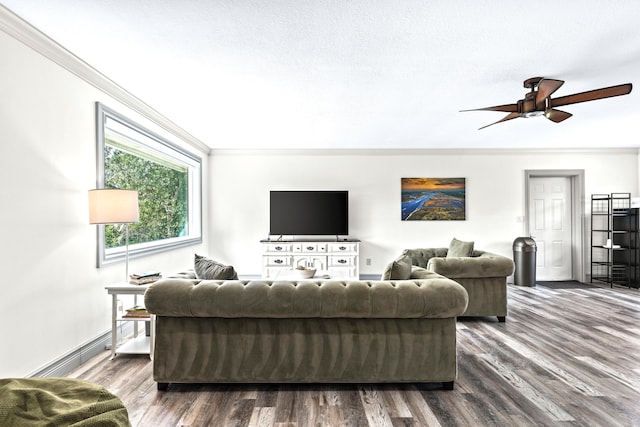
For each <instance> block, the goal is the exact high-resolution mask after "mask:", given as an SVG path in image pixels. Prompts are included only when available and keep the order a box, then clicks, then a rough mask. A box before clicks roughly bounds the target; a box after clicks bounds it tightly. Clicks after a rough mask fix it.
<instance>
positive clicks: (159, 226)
mask: <svg viewBox="0 0 640 427" xmlns="http://www.w3.org/2000/svg"><path fill="white" fill-rule="evenodd" d="M97 116H98V117H97V123H98V132H97V135H98V147H97V153H98V176H97V187H98V188H122V189H127V190H137V191H138V203H139V206H140V221H139V222H137V223H134V224H130V226H129V256H130V257H136V256H140V255H145V254H150V253H155V252H160V251H164V250H169V249H173V248H176V247H180V246H185V245H191V244H197V243H201V242H202V215H201V210H202V209H201V206H202V200H201V199H202V191H201V188H202V173H201V163H202V161H201V159H200V157H198V156H196V155H194V154H193V153H190V152H188V151H187V150H185V149H183V148H181V147H179V146H178V145H176V144H174V143H172V142H170V141H168V140H166V139H165V138H163V137H161V136H159V135H157V134H155V133H154V132H152V131H150V130H147V129H145V128H144V127H142V126H140V125H138V124H136V123H134V122H132V121H131V120H129V119H127V118H126V117H124V116H122V115H120V114H118V113H116V112H115V111H113V110H111V109H109V108H107V107H105V106H104V105H102V104H100V103H97ZM124 246H125V230H124V228H123V227H122V226H119V225H111V224H106V225H99V226H98V266H99V267H100V266H102V265H104V264H109V263H112V262H116V261H119V260H122V259H124V257H125V247H124Z"/></svg>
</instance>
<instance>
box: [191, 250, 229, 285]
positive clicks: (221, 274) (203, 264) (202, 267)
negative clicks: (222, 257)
mask: <svg viewBox="0 0 640 427" xmlns="http://www.w3.org/2000/svg"><path fill="white" fill-rule="evenodd" d="M193 266H194V270H195V272H196V277H197V278H198V279H204V280H237V279H238V274H237V273H236V270H235V269H234V268H233V266H231V265H225V264H221V263H219V262H218V261H214V260H212V259H211V258H207V257H204V256H201V255H198V254H195V259H194V263H193Z"/></svg>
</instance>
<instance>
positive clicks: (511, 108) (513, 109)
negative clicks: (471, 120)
mask: <svg viewBox="0 0 640 427" xmlns="http://www.w3.org/2000/svg"><path fill="white" fill-rule="evenodd" d="M465 111H504V112H505V113H517V112H518V104H505V105H496V106H495V107H486V108H474V109H471V110H460V112H465Z"/></svg>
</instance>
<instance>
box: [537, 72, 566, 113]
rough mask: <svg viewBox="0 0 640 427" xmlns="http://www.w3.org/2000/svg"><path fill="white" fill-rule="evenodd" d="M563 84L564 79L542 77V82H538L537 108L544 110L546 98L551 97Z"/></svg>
mask: <svg viewBox="0 0 640 427" xmlns="http://www.w3.org/2000/svg"><path fill="white" fill-rule="evenodd" d="M563 84H564V81H563V80H554V79H542V80H541V81H540V83H538V93H537V95H536V108H537V109H538V110H543V109H544V108H545V100H546V99H547V98H548V97H550V96H551V95H552V94H553V93H554V92H555V91H556V90H558V89H559V88H560V86H562V85H563Z"/></svg>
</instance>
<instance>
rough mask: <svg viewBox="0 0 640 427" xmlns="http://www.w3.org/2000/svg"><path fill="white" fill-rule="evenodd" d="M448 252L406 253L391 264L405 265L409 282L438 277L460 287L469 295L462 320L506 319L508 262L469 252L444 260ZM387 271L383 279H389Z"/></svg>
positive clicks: (511, 262)
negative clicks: (424, 276) (489, 317)
mask: <svg viewBox="0 0 640 427" xmlns="http://www.w3.org/2000/svg"><path fill="white" fill-rule="evenodd" d="M448 250H449V249H448V248H424V249H406V250H405V251H404V252H403V253H402V256H401V257H400V258H398V259H397V260H395V261H394V263H402V262H409V263H410V267H408V268H410V270H411V274H410V278H411V279H420V278H421V277H423V275H424V274H427V273H438V274H441V275H442V276H445V277H448V278H449V279H453V280H455V281H456V282H458V283H460V284H461V285H462V286H463V287H464V288H465V289H466V291H467V293H468V295H469V305H468V306H467V309H466V310H465V312H464V313H463V314H462V316H496V317H497V318H498V321H500V322H504V321H505V319H506V316H507V277H508V276H509V275H511V274H513V269H514V264H513V261H512V260H511V258H507V257H505V256H502V255H497V254H493V253H490V252H485V251H480V250H473V252H472V253H471V256H469V257H447V252H448ZM392 276H393V275H392V274H390V272H389V270H388V271H387V272H385V274H384V275H383V277H382V278H383V279H386V278H389V277H392Z"/></svg>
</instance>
